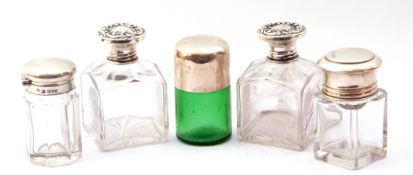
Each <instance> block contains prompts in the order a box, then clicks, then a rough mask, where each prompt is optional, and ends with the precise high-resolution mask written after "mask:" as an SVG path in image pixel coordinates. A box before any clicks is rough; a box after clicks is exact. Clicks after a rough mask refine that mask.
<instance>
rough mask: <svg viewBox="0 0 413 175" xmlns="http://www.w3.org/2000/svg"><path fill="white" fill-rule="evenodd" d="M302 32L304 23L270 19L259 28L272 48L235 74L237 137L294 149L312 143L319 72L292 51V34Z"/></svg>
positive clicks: (319, 81) (303, 147)
mask: <svg viewBox="0 0 413 175" xmlns="http://www.w3.org/2000/svg"><path fill="white" fill-rule="evenodd" d="M304 32H305V28H304V26H301V25H299V24H296V23H289V22H280V23H271V24H268V25H265V26H263V27H262V28H260V30H259V31H258V34H259V36H260V38H261V39H264V40H266V41H268V42H269V43H270V46H271V52H270V54H269V56H268V57H267V58H264V59H260V60H256V61H254V62H252V63H251V64H250V66H249V67H248V68H247V70H246V71H245V72H244V73H243V74H242V76H241V77H240V78H239V79H238V86H237V91H238V137H239V139H240V140H242V141H246V142H251V143H259V144H265V145H270V146H276V147H282V148H287V149H293V150H304V149H305V148H306V147H307V146H308V145H309V144H310V143H311V141H312V138H313V132H314V126H315V119H314V118H313V114H312V99H313V95H314V94H315V93H317V92H319V91H320V88H321V82H322V72H321V70H320V69H319V68H318V67H317V65H316V64H315V63H313V62H310V61H307V60H305V59H303V58H301V57H299V56H298V54H297V53H296V50H295V47H294V43H295V40H296V39H297V38H298V37H300V36H301V35H302V34H304Z"/></svg>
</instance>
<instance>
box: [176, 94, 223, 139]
mask: <svg viewBox="0 0 413 175" xmlns="http://www.w3.org/2000/svg"><path fill="white" fill-rule="evenodd" d="M230 94H231V88H230V87H226V88H224V89H221V90H217V91H214V92H206V93H194V92H187V91H183V90H180V89H177V88H176V89H175V96H176V98H175V99H176V126H177V136H178V138H179V139H180V140H182V141H184V142H185V143H188V144H194V145H212V144H217V143H221V142H223V141H225V140H227V139H228V138H229V137H230V136H231V97H230Z"/></svg>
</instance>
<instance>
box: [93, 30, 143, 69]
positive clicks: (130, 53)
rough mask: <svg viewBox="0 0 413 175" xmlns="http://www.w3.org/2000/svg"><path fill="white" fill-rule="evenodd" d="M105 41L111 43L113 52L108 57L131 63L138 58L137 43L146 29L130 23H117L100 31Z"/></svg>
mask: <svg viewBox="0 0 413 175" xmlns="http://www.w3.org/2000/svg"><path fill="white" fill-rule="evenodd" d="M98 34H99V36H100V37H101V38H102V41H103V42H106V43H109V44H111V47H112V48H111V52H110V55H109V56H108V57H107V59H108V60H109V61H111V62H113V63H117V64H124V63H131V62H134V61H136V60H137V59H138V56H137V55H136V43H138V42H139V41H141V40H142V39H143V38H144V36H145V29H143V28H142V27H139V26H137V25H133V24H128V23H115V24H111V25H108V26H105V27H102V29H101V30H100V31H99V33H98Z"/></svg>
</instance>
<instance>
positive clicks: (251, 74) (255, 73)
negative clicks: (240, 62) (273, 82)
mask: <svg viewBox="0 0 413 175" xmlns="http://www.w3.org/2000/svg"><path fill="white" fill-rule="evenodd" d="M271 67H272V65H271V63H269V62H268V61H267V59H266V58H262V59H258V60H255V61H253V62H251V63H250V64H249V65H248V67H247V69H246V70H245V71H244V73H243V74H242V75H241V76H240V77H239V79H238V83H243V82H244V81H248V80H249V79H254V78H259V77H264V76H266V75H268V73H271Z"/></svg>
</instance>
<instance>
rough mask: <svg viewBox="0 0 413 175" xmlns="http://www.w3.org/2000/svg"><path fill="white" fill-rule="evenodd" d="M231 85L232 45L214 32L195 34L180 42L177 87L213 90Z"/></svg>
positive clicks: (197, 90) (177, 53) (176, 65)
mask: <svg viewBox="0 0 413 175" xmlns="http://www.w3.org/2000/svg"><path fill="white" fill-rule="evenodd" d="M227 86H229V46H228V44H227V42H225V40H223V39H221V38H218V37H215V36H211V35H194V36H189V37H186V38H184V39H182V40H180V41H178V42H177V43H176V47H175V87H177V88H179V89H182V90H185V91H190V92H212V91H216V90H219V89H223V88H225V87H227Z"/></svg>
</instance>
